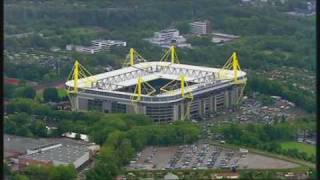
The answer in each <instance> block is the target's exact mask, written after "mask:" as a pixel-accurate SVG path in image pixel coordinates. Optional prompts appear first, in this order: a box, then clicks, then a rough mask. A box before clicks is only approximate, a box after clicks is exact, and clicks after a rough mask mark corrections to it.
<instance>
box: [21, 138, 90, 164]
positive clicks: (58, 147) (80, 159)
mask: <svg viewBox="0 0 320 180" xmlns="http://www.w3.org/2000/svg"><path fill="white" fill-rule="evenodd" d="M18 159H19V165H20V167H21V168H23V167H25V166H28V165H30V164H32V163H34V162H41V163H45V164H52V165H54V166H56V165H69V164H72V165H74V167H75V168H78V167H80V166H81V165H82V164H84V163H85V162H86V161H88V160H89V149H88V148H87V147H86V146H80V145H69V144H66V145H62V144H52V145H49V146H46V147H42V148H39V149H33V150H32V151H31V150H29V153H27V154H25V155H22V156H19V157H18Z"/></svg>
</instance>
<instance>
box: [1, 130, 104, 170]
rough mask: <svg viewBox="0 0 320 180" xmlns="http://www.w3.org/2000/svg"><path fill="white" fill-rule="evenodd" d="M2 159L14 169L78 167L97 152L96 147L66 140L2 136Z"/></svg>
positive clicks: (86, 143) (82, 142) (97, 147)
mask: <svg viewBox="0 0 320 180" xmlns="http://www.w3.org/2000/svg"><path fill="white" fill-rule="evenodd" d="M3 138H4V139H3V142H4V158H5V159H7V160H8V161H9V162H10V163H11V164H12V166H13V167H14V169H16V170H21V169H23V168H25V167H27V166H29V165H33V164H37V165H54V166H55V165H60V164H62V165H69V164H71V165H74V167H75V168H78V167H80V166H81V165H83V164H84V163H86V162H87V161H89V159H91V157H92V156H94V155H95V154H96V152H97V151H99V149H100V147H99V146H98V145H95V144H92V143H88V142H84V141H76V140H72V139H68V138H38V139H35V138H27V137H20V136H14V135H7V134H5V135H4V136H3Z"/></svg>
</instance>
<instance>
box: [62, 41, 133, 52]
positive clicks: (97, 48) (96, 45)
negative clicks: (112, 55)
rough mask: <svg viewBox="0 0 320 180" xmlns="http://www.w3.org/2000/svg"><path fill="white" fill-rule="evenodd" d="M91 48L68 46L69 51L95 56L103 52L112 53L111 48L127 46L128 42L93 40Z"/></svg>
mask: <svg viewBox="0 0 320 180" xmlns="http://www.w3.org/2000/svg"><path fill="white" fill-rule="evenodd" d="M91 44H92V45H91V46H76V45H72V44H68V45H66V50H67V51H72V50H74V51H77V52H82V53H89V54H95V53H97V52H101V51H110V48H111V47H112V46H117V47H120V46H123V47H126V46H127V42H125V41H118V40H101V39H99V40H93V41H91Z"/></svg>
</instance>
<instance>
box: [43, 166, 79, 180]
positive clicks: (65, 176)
mask: <svg viewBox="0 0 320 180" xmlns="http://www.w3.org/2000/svg"><path fill="white" fill-rule="evenodd" d="M76 178H77V172H76V169H75V168H74V166H73V165H68V166H63V165H60V166H57V167H52V168H50V170H49V176H48V179H49V180H58V179H59V180H72V179H76Z"/></svg>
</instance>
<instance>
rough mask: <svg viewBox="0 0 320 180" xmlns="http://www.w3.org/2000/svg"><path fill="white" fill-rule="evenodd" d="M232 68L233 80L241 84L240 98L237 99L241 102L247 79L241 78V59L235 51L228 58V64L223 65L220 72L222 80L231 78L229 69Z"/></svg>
mask: <svg viewBox="0 0 320 180" xmlns="http://www.w3.org/2000/svg"><path fill="white" fill-rule="evenodd" d="M230 70H232V71H233V76H232V78H231V79H232V80H233V82H234V83H235V84H239V85H240V86H241V91H240V95H239V98H238V100H237V104H239V102H240V100H241V99H242V95H243V92H244V88H245V86H246V83H247V79H246V78H243V79H241V80H239V71H241V68H240V64H239V59H238V56H237V53H236V52H233V53H232V55H231V57H230V58H229V59H228V60H227V62H226V64H225V65H224V66H223V67H222V69H221V70H220V71H219V72H218V73H219V78H220V79H221V80H228V79H230V76H228V71H230Z"/></svg>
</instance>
